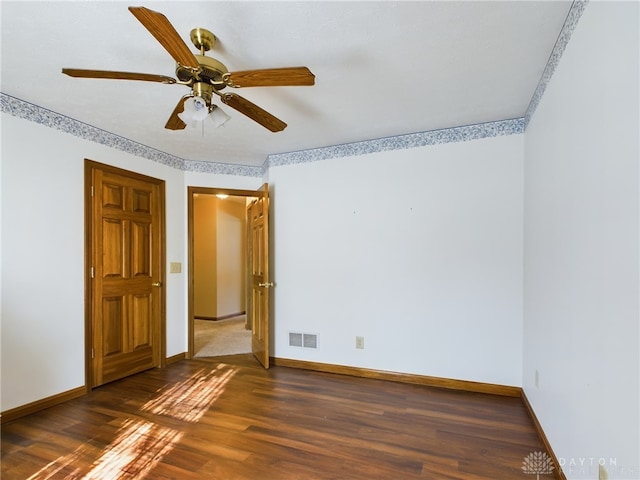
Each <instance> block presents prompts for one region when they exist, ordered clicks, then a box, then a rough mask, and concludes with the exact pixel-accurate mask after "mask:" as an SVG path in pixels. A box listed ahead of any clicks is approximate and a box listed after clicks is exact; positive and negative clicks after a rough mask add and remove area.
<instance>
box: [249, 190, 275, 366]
mask: <svg viewBox="0 0 640 480" xmlns="http://www.w3.org/2000/svg"><path fill="white" fill-rule="evenodd" d="M259 193H260V195H261V196H260V197H259V198H258V199H257V200H254V201H253V202H252V203H251V204H250V205H249V207H248V209H247V225H248V228H247V230H248V242H247V245H248V256H247V257H248V267H249V287H250V288H249V302H248V308H247V315H248V317H249V322H250V325H251V351H252V352H253V354H254V355H255V357H256V358H257V359H258V361H259V362H260V363H261V364H262V365H263V366H264V367H265V368H269V289H270V288H271V287H273V283H271V281H270V280H269V186H268V185H267V184H264V185H263V186H262V187H261V188H260V190H259Z"/></svg>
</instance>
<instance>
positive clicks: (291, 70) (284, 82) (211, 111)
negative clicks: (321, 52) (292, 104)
mask: <svg viewBox="0 0 640 480" xmlns="http://www.w3.org/2000/svg"><path fill="white" fill-rule="evenodd" d="M129 11H130V12H131V13H132V14H133V15H134V16H135V17H136V18H137V19H138V20H139V21H140V23H142V25H144V27H145V28H146V29H147V30H149V32H150V33H151V35H153V36H154V37H155V38H156V40H158V42H160V44H161V45H162V46H163V47H164V48H165V50H166V51H167V52H168V53H169V55H171V56H172V57H173V59H174V60H175V61H176V64H177V65H176V77H177V79H175V78H172V77H167V76H164V75H154V74H149V73H131V72H116V71H108V70H82V69H76V68H63V69H62V73H64V74H66V75H69V76H71V77H79V78H102V79H113V80H140V81H145V82H160V83H167V84H179V85H186V86H188V87H190V88H191V93H189V94H187V95H185V96H183V97H182V98H181V99H180V101H179V102H178V104H177V105H176V107H175V109H174V110H173V113H172V114H171V116H170V117H169V120H168V121H167V124H166V125H165V128H167V129H170V130H182V129H184V128H185V127H186V126H187V124H186V123H185V120H186V121H188V120H189V119H191V120H194V119H195V120H204V118H206V117H207V116H208V115H211V117H212V118H213V117H214V116H215V115H216V114H220V109H219V108H218V107H217V105H215V104H213V103H212V99H213V96H214V95H216V96H218V97H219V98H220V101H221V102H222V103H224V104H225V105H228V106H229V107H231V108H233V109H235V110H237V111H238V112H240V113H242V114H244V115H246V116H247V117H249V118H251V119H252V120H254V121H256V122H257V123H259V124H260V125H262V126H263V127H265V128H267V129H269V130H270V131H272V132H280V131H282V130H284V129H285V128H286V126H287V124H286V123H284V122H283V121H282V120H280V119H279V118H277V117H275V116H274V115H272V114H270V113H269V112H267V111H266V110H263V109H262V108H260V107H259V106H258V105H255V104H254V103H252V102H250V101H249V100H247V99H246V98H243V97H241V96H240V95H236V94H235V93H227V92H222V90H223V89H224V88H226V87H232V88H240V87H267V86H276V87H282V86H304V85H314V84H315V75H314V74H313V73H311V71H310V70H309V69H308V68H307V67H287V68H270V69H262V70H245V71H240V72H229V70H228V69H227V67H225V66H224V65H223V64H222V63H221V62H219V61H218V60H216V59H215V58H212V57H207V56H205V52H207V51H209V50H211V48H213V46H214V45H215V43H216V37H215V35H214V34H213V33H211V32H210V31H208V30H205V29H204V28H195V29H193V30H192V31H191V35H190V36H191V41H192V42H193V44H194V45H195V47H196V48H197V49H198V50H200V54H199V55H194V54H193V53H192V52H191V50H190V49H189V47H188V46H187V45H186V43H185V42H184V41H183V40H182V38H180V35H179V34H178V32H177V31H176V30H175V28H174V27H173V25H172V24H171V23H170V22H169V20H168V19H167V17H165V16H164V15H163V14H162V13H159V12H155V11H153V10H149V9H148V8H145V7H129ZM185 107H186V108H187V110H188V112H185ZM217 110H218V111H217ZM187 113H188V115H187ZM223 115H224V114H223ZM224 116H225V117H226V115H224Z"/></svg>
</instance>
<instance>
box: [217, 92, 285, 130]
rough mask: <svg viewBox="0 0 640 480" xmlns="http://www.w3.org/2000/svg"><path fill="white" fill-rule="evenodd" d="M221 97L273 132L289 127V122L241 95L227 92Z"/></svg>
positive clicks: (226, 102)
mask: <svg viewBox="0 0 640 480" xmlns="http://www.w3.org/2000/svg"><path fill="white" fill-rule="evenodd" d="M220 98H221V100H222V103H224V104H225V105H229V106H230V107H231V108H233V109H235V110H237V111H239V112H240V113H242V114H244V115H246V116H247V117H249V118H250V119H252V120H254V121H256V122H258V123H259V124H260V125H262V126H263V127H265V128H267V129H268V130H271V131H272V132H281V131H282V130H284V129H285V128H286V127H287V124H286V123H284V122H283V121H282V120H280V119H279V118H277V117H274V116H273V115H271V114H270V113H269V112H267V111H266V110H263V109H262V108H260V107H259V106H257V105H256V104H254V103H251V102H250V101H249V100H247V99H246V98H243V97H241V96H240V95H236V94H235V93H225V94H223V95H222V96H221V97H220Z"/></svg>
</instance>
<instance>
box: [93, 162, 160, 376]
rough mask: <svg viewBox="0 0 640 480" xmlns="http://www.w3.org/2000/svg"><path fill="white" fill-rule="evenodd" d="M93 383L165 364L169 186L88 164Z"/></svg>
mask: <svg viewBox="0 0 640 480" xmlns="http://www.w3.org/2000/svg"><path fill="white" fill-rule="evenodd" d="M87 169H88V172H87V175H88V179H90V181H91V189H90V191H91V202H90V203H91V205H90V212H88V213H89V225H90V232H89V237H90V238H89V239H88V241H89V246H88V247H89V252H90V253H89V255H88V256H87V260H88V261H90V262H91V264H90V272H91V273H90V275H89V276H90V279H89V291H90V295H89V296H90V300H89V302H90V303H89V305H88V307H89V317H90V332H91V333H90V339H89V341H90V346H91V352H90V357H91V359H90V365H91V368H90V382H89V384H90V386H91V387H95V386H98V385H101V384H103V383H107V382H111V381H113V380H117V379H119V378H122V377H125V376H128V375H132V374H134V373H137V372H140V371H142V370H146V369H148V368H152V367H155V366H158V367H159V366H162V362H163V355H164V328H163V327H164V296H163V292H162V290H163V288H162V281H163V279H164V272H163V268H162V267H163V263H164V261H163V259H164V247H163V222H164V182H163V181H161V180H157V179H152V178H150V177H145V176H143V175H139V174H136V173H132V172H126V171H124V170H119V169H116V168H113V167H108V166H106V165H100V164H97V163H93V162H87Z"/></svg>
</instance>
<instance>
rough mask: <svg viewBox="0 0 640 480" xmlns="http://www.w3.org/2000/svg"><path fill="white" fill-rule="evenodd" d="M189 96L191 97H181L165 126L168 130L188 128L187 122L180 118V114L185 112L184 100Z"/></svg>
mask: <svg viewBox="0 0 640 480" xmlns="http://www.w3.org/2000/svg"><path fill="white" fill-rule="evenodd" d="M187 98H189V95H187V96H186V97H182V98H181V99H180V101H179V102H178V104H177V105H176V108H174V109H173V113H172V114H171V116H170V117H169V120H167V124H166V125H165V126H164V128H166V129H168V130H184V129H185V128H186V126H187V124H186V123H184V122H183V121H182V120H180V117H179V116H178V114H179V113H182V112H184V102H185V100H186V99H187Z"/></svg>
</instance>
